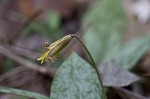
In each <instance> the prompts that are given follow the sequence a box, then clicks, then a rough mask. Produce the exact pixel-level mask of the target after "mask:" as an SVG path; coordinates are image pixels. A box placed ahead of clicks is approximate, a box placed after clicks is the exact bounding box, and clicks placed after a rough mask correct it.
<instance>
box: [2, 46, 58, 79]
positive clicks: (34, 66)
mask: <svg viewBox="0 0 150 99" xmlns="http://www.w3.org/2000/svg"><path fill="white" fill-rule="evenodd" d="M0 53H1V54H2V55H4V56H6V57H8V58H11V59H12V60H14V61H16V62H18V63H19V64H21V65H23V66H25V67H27V68H29V69H33V70H35V71H37V72H40V73H42V74H47V75H49V76H50V77H52V78H53V77H54V75H55V72H56V70H55V69H52V68H48V67H41V66H40V65H37V64H35V63H32V62H30V61H28V60H26V59H24V58H22V57H20V56H17V55H15V54H13V53H12V52H11V51H10V50H9V49H7V48H5V47H4V46H2V45H0Z"/></svg>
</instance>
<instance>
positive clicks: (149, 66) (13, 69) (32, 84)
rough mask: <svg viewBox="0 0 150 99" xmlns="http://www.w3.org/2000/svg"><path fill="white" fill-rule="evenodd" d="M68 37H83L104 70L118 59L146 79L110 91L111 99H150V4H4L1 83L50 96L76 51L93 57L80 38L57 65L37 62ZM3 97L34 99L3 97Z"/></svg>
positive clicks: (77, 0)
mask: <svg viewBox="0 0 150 99" xmlns="http://www.w3.org/2000/svg"><path fill="white" fill-rule="evenodd" d="M67 34H76V35H78V36H79V37H81V39H82V40H83V42H84V43H85V45H86V46H87V47H88V49H89V50H90V52H91V54H92V56H93V57H94V60H95V61H96V63H97V65H98V66H100V65H101V63H103V62H108V61H110V60H112V59H113V60H115V61H116V63H117V64H119V65H120V67H121V68H122V69H124V70H125V71H127V72H130V73H133V74H135V75H136V76H138V77H141V78H142V79H144V80H143V81H138V82H136V83H135V82H134V81H130V80H129V82H131V83H130V84H127V85H126V86H119V87H121V88H124V89H123V90H121V89H118V90H117V91H116V90H115V91H114V90H112V89H109V88H108V91H107V95H108V96H109V97H108V99H148V98H143V97H149V98H150V83H149V82H150V80H149V76H150V52H149V48H150V37H149V34H150V0H114V1H113V2H112V0H97V1H96V0H0V85H1V86H7V87H13V88H18V89H23V90H29V91H34V92H37V93H41V94H44V95H47V96H49V95H50V87H51V82H52V80H53V77H54V75H55V72H56V70H57V68H58V67H59V66H60V64H62V62H63V61H64V60H65V59H66V58H67V57H68V56H69V55H70V53H71V52H72V51H76V52H78V54H79V55H81V56H82V57H83V58H84V59H88V58H87V56H86V55H85V52H84V50H82V47H81V46H80V44H79V43H78V42H77V41H75V40H74V42H72V44H70V45H69V46H68V48H66V49H65V50H64V51H63V52H62V55H61V59H60V60H58V61H57V62H55V63H53V64H50V63H49V62H45V63H44V64H43V65H41V64H40V63H39V62H38V61H37V60H36V59H37V58H39V57H40V55H42V53H43V52H44V51H45V47H44V43H45V42H49V43H52V42H54V41H55V40H57V39H59V38H61V37H63V36H65V35H67ZM115 68H117V67H115ZM43 70H44V71H43ZM125 74H126V73H125ZM103 75H105V73H103ZM118 79H119V80H122V78H118ZM133 79H134V78H133ZM126 81H128V79H127V80H126ZM110 82H111V81H110ZM123 83H126V82H123ZM116 84H117V83H116ZM106 87H107V86H106ZM109 87H114V86H113V85H110V86H109ZM126 89H128V90H129V92H127V93H126ZM124 90H125V91H124ZM122 93H123V94H125V96H126V97H128V98H122V97H123V96H122ZM133 93H134V94H136V95H135V96H137V97H138V98H137V97H136V98H135V96H134V95H133V96H132V95H131V94H133ZM129 97H130V98H129ZM141 97H142V98H141ZM0 99H29V98H27V97H22V96H17V95H12V94H4V93H0Z"/></svg>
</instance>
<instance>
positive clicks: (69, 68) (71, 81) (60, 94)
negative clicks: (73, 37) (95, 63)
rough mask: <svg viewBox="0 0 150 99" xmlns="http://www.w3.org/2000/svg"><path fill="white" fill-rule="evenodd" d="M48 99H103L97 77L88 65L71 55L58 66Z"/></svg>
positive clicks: (75, 55) (76, 56)
mask: <svg viewBox="0 0 150 99" xmlns="http://www.w3.org/2000/svg"><path fill="white" fill-rule="evenodd" d="M50 99H104V98H103V94H102V91H101V88H100V84H99V81H98V76H97V74H96V72H95V70H94V69H93V67H92V66H90V64H88V63H87V62H86V61H85V60H83V59H82V58H81V57H79V56H78V55H77V54H75V53H73V54H71V56H70V57H69V58H68V59H67V60H66V61H65V62H64V63H63V64H62V65H61V66H60V68H59V69H58V71H57V73H56V76H55V78H54V80H53V83H52V87H51V96H50Z"/></svg>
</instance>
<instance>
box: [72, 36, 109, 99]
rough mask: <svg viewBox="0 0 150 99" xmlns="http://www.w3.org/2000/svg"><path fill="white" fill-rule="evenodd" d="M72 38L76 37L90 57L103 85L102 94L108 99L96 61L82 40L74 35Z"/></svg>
mask: <svg viewBox="0 0 150 99" xmlns="http://www.w3.org/2000/svg"><path fill="white" fill-rule="evenodd" d="M71 36H72V37H75V38H76V39H77V40H78V41H79V42H80V43H81V45H82V46H83V48H84V49H85V51H86V52H87V54H88V55H89V57H90V59H91V63H90V64H91V65H92V66H93V68H94V69H95V71H96V73H97V75H98V79H99V82H100V85H101V88H102V93H103V95H104V99H107V97H106V93H105V90H104V86H103V83H102V79H101V75H100V73H99V71H98V68H97V66H96V64H95V62H94V59H93V58H92V55H91V54H90V52H89V51H88V49H87V48H86V46H85V45H84V44H83V42H82V41H81V40H80V38H79V37H78V36H76V35H74V34H72V35H71Z"/></svg>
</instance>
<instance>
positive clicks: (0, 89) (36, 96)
mask: <svg viewBox="0 0 150 99" xmlns="http://www.w3.org/2000/svg"><path fill="white" fill-rule="evenodd" d="M0 92H3V93H9V94H16V95H21V96H26V97H31V98H34V99H49V97H46V96H44V95H40V94H37V93H34V92H29V91H23V90H19V89H14V88H8V87H2V86H0Z"/></svg>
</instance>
